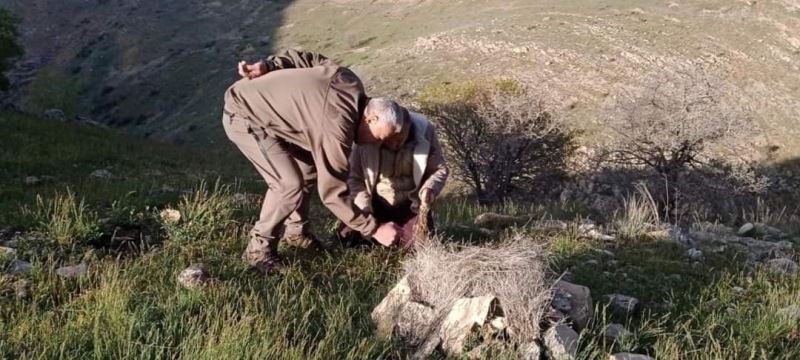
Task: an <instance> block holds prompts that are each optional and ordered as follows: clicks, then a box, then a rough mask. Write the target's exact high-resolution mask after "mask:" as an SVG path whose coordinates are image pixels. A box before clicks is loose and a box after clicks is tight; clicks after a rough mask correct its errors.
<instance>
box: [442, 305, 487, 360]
mask: <svg viewBox="0 0 800 360" xmlns="http://www.w3.org/2000/svg"><path fill="white" fill-rule="evenodd" d="M502 313H503V311H502V310H501V309H500V303H499V302H498V301H497V298H496V297H494V296H481V297H474V298H463V299H458V300H456V301H455V303H453V307H452V308H451V309H450V312H449V313H448V314H447V317H445V319H444V321H443V322H442V326H441V328H440V329H439V337H441V339H442V344H441V346H442V350H444V351H445V353H447V354H449V355H458V354H461V353H462V352H463V350H464V341H465V340H466V339H467V337H468V336H469V335H470V334H471V333H472V332H473V331H474V330H476V329H477V328H480V327H481V326H483V324H485V323H486V321H487V320H488V319H491V318H492V317H494V316H496V315H502Z"/></svg>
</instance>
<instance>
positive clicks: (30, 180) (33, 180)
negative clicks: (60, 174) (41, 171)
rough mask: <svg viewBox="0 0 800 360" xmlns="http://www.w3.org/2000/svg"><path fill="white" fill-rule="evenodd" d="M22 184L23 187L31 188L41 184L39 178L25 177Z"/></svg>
mask: <svg viewBox="0 0 800 360" xmlns="http://www.w3.org/2000/svg"><path fill="white" fill-rule="evenodd" d="M22 182H23V183H24V184H25V185H28V186H33V185H38V184H39V183H41V182H42V179H40V178H38V177H36V176H26V177H25V179H23V180H22Z"/></svg>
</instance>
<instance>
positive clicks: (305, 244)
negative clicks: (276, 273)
mask: <svg viewBox="0 0 800 360" xmlns="http://www.w3.org/2000/svg"><path fill="white" fill-rule="evenodd" d="M283 241H285V242H286V245H289V246H296V247H299V248H303V249H318V250H323V251H331V250H333V248H334V247H335V246H336V244H335V243H334V242H332V241H330V240H320V239H319V238H317V237H316V236H314V235H311V234H301V235H284V236H283Z"/></svg>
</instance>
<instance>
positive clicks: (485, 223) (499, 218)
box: [475, 212, 522, 229]
mask: <svg viewBox="0 0 800 360" xmlns="http://www.w3.org/2000/svg"><path fill="white" fill-rule="evenodd" d="M520 221H522V219H520V218H517V217H516V216H511V215H502V214H497V213H492V212H487V213H483V214H480V215H478V216H477V217H475V225H476V226H478V227H483V228H489V229H500V228H504V227H509V226H514V225H516V224H517V223H518V222H520Z"/></svg>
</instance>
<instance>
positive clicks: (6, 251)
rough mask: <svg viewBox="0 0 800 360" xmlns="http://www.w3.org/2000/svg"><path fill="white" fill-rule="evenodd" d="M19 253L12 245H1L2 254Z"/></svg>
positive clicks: (0, 251)
mask: <svg viewBox="0 0 800 360" xmlns="http://www.w3.org/2000/svg"><path fill="white" fill-rule="evenodd" d="M16 254H17V250H15V249H14V248H10V247H5V246H0V256H14V255H16Z"/></svg>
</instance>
